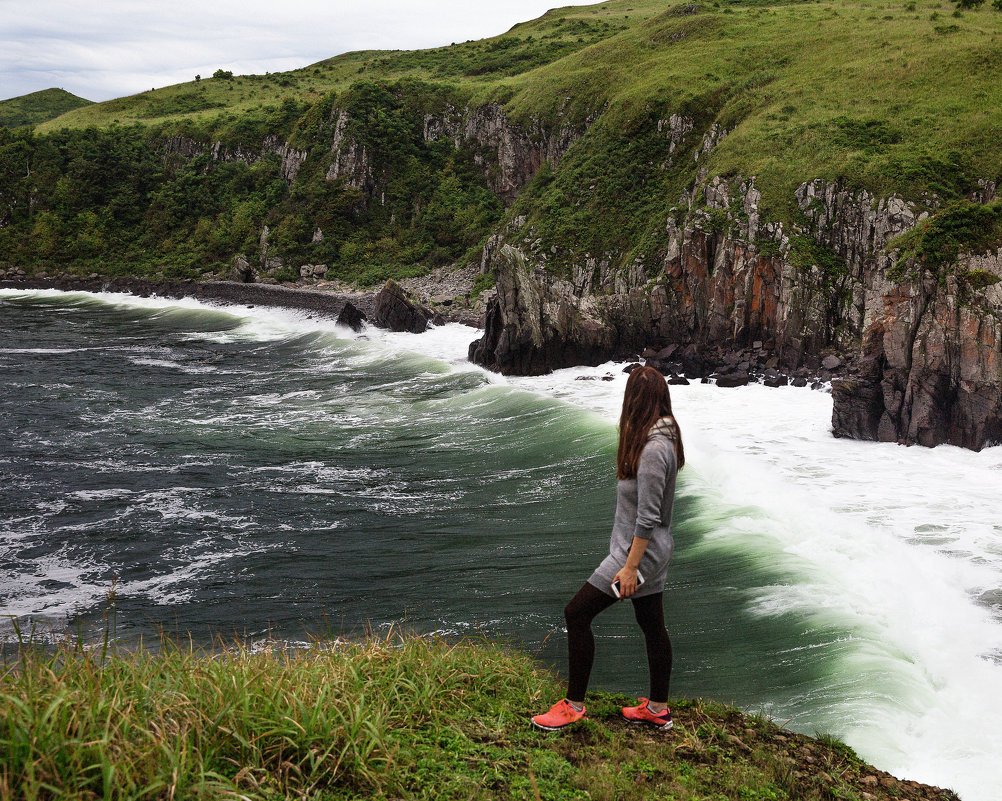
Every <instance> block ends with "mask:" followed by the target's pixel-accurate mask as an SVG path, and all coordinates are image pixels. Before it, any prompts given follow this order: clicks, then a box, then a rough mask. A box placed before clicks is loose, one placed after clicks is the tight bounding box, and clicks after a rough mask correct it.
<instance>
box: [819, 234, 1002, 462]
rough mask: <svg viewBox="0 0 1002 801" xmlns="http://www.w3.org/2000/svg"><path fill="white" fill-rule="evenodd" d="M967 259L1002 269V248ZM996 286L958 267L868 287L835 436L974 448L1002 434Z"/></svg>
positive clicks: (838, 395) (841, 388) (1001, 324)
mask: <svg viewBox="0 0 1002 801" xmlns="http://www.w3.org/2000/svg"><path fill="white" fill-rule="evenodd" d="M964 262H965V264H966V265H971V266H970V269H977V270H983V271H985V272H987V273H991V274H994V275H996V276H1002V251H998V252H996V253H990V254H986V255H983V256H980V257H972V256H965V257H964ZM999 286H1000V285H999V284H995V285H994V286H989V287H986V288H982V289H981V290H971V289H970V288H964V287H963V286H961V285H960V284H959V282H958V279H957V278H956V277H955V276H952V275H951V276H948V277H947V279H946V280H945V281H944V282H942V283H941V282H940V281H938V280H936V279H935V278H932V277H929V276H926V277H924V278H922V279H919V280H914V281H910V282H907V283H904V284H901V285H895V286H891V285H887V286H884V287H881V288H879V289H877V290H876V291H871V292H870V293H869V294H868V297H867V318H868V319H869V320H871V322H870V324H869V325H868V327H867V328H866V330H865V332H864V337H863V346H862V351H863V357H864V361H863V364H862V367H861V370H860V372H859V374H858V375H855V376H852V377H850V378H847V379H845V380H842V381H837V382H835V383H834V385H833V393H834V396H835V409H834V413H833V417H832V428H833V432H834V434H835V436H846V437H852V438H856V439H875V440H880V441H882V442H905V443H912V442H917V443H919V444H921V445H928V446H933V445H939V444H941V443H950V444H952V445H959V446H961V447H965V448H972V449H974V450H980V449H981V448H983V447H985V446H986V445H993V444H999V443H1002V289H1000V288H999Z"/></svg>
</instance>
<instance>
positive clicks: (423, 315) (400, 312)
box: [373, 280, 432, 334]
mask: <svg viewBox="0 0 1002 801" xmlns="http://www.w3.org/2000/svg"><path fill="white" fill-rule="evenodd" d="M431 319H432V313H431V312H430V311H429V310H428V309H426V308H424V307H423V306H419V305H418V304H416V303H414V302H413V301H412V300H411V299H410V298H408V297H407V294H406V293H405V292H404V290H403V288H402V287H401V286H400V285H399V284H398V283H397V282H396V281H393V280H389V281H387V282H386V284H385V285H384V286H383V288H382V289H380V290H379V294H377V295H376V309H375V313H374V315H373V321H374V322H375V323H376V325H378V326H380V327H382V328H389V329H390V330H391V331H409V332H410V333H412V334H420V333H421V332H422V331H424V330H425V329H427V328H428V321H429V320H431Z"/></svg>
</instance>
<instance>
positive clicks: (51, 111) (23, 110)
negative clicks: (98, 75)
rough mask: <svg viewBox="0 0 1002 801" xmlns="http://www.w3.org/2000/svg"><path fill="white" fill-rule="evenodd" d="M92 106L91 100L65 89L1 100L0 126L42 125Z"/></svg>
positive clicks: (43, 91) (46, 90) (45, 90)
mask: <svg viewBox="0 0 1002 801" xmlns="http://www.w3.org/2000/svg"><path fill="white" fill-rule="evenodd" d="M89 105H92V103H91V101H90V100H84V99H83V98H82V97H77V96H76V95H73V94H70V93H69V92H67V91H64V90H63V89H43V90H42V91H41V92H32V93H31V94H28V95H21V96H20V97H12V98H11V99H10V100H0V125H6V126H7V127H8V128H17V127H19V126H21V125H41V124H42V123H43V122H47V121H48V120H51V119H54V118H56V117H58V116H59V115H61V114H65V113H66V112H68V111H73V110H74V109H77V108H81V107H82V106H89Z"/></svg>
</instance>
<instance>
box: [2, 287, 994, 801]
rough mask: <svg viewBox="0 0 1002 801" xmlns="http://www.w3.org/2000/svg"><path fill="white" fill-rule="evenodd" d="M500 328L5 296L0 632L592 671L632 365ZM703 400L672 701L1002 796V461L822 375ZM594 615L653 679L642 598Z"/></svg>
mask: <svg viewBox="0 0 1002 801" xmlns="http://www.w3.org/2000/svg"><path fill="white" fill-rule="evenodd" d="M477 336H478V332H477V331H476V330H475V329H473V328H470V327H467V326H462V325H458V324H450V325H443V326H439V327H435V328H433V329H431V330H429V331H427V332H425V333H423V334H419V335H414V334H405V333H404V334H400V333H391V332H387V331H383V330H380V329H376V328H366V329H364V330H363V331H362V332H361V333H354V332H352V331H350V330H348V329H346V328H343V327H339V326H337V325H336V324H335V323H334V321H333V320H331V319H329V318H325V317H320V316H317V315H315V314H310V313H308V312H297V311H292V310H278V309H273V308H265V307H250V306H225V305H210V304H207V303H204V302H199V301H196V300H193V299H182V300H177V299H160V298H156V297H153V298H139V297H133V296H130V295H123V294H109V293H96V294H91V293H83V292H60V291H55V290H33V291H26V290H0V643H2V644H3V647H4V648H7V649H8V650H9V649H10V648H16V643H17V641H18V639H19V638H20V639H22V640H23V639H25V638H31V639H34V640H35V641H46V642H47V641H52V640H57V639H60V638H63V637H66V636H71V637H81V638H83V639H84V640H85V641H87V642H100V641H102V639H103V638H105V637H110V638H111V639H113V640H114V641H115V642H116V643H118V644H121V645H122V646H124V647H139V646H140V645H142V647H147V648H152V649H155V648H156V647H158V643H159V642H161V638H162V637H165V636H166V637H171V638H178V637H180V638H183V639H184V640H185V641H188V640H189V639H190V640H191V641H192V642H193V643H195V644H196V645H197V646H199V647H201V646H204V647H206V648H209V647H212V646H213V645H220V646H225V645H226V644H227V643H233V642H235V641H238V640H239V641H241V642H244V643H251V644H252V645H253V644H255V643H262V642H266V641H279V642H284V643H288V644H289V645H290V646H291V647H299V646H303V647H309V643H310V642H312V641H315V640H316V638H328V637H339V638H351V637H361V636H370V635H371V636H378V637H392V636H393V635H394V633H400V632H407V633H413V634H419V635H423V636H439V637H445V638H456V637H463V638H472V639H475V640H482V639H488V640H490V641H493V642H501V643H504V644H505V645H507V646H510V647H512V648H517V649H520V650H523V651H525V652H528V653H529V654H531V655H532V656H533V657H535V658H536V659H538V660H539V661H540V663H541V664H543V665H547V666H552V667H553V668H554V669H555V670H557V671H559V672H563V671H564V669H565V660H566V642H565V635H564V623H563V607H564V605H565V604H566V602H567V601H568V600H569V599H570V598H571V596H572V595H573V594H574V593H575V592H576V591H577V589H578V588H579V587H580V585H581V583H582V582H583V581H584V580H585V579H586V578H587V577H588V575H590V573H591V571H592V569H593V568H594V567H595V565H596V564H597V563H598V562H599V561H600V560H601V558H602V557H603V555H604V554H605V553H606V549H607V546H608V537H609V532H610V528H611V523H612V518H613V512H614V502H615V465H614V460H615V447H616V422H617V418H618V414H619V407H620V404H621V401H622V394H623V388H624V386H625V382H626V374H625V373H624V372H623V368H624V365H623V364H619V363H608V364H604V365H601V366H599V367H579V368H571V369H566V370H558V371H556V372H554V373H551V374H549V375H545V376H539V377H531V378H512V377H503V376H499V375H496V374H493V373H490V372H487V371H484V370H482V369H480V368H479V367H477V366H475V365H472V364H470V363H469V361H468V360H467V358H466V354H467V348H468V346H469V343H470V342H471V341H472V340H473V339H475V338H476V337H477ZM671 391H672V398H673V404H674V408H675V414H676V418H677V420H678V422H679V424H680V427H681V430H682V433H683V436H684V441H685V449H686V458H687V464H686V466H685V468H684V470H683V471H682V473H681V475H680V481H679V486H678V497H677V500H676V505H675V517H674V522H673V532H674V536H675V541H676V554H675V558H674V561H673V563H672V565H671V568H670V570H669V574H668V584H667V587H666V590H665V610H666V618H667V621H668V623H667V624H668V629H669V633H670V635H671V638H672V644H673V648H674V654H675V666H674V671H673V674H672V695H674V696H681V697H704V698H713V699H716V700H719V701H723V702H727V703H733V704H735V705H737V706H739V707H741V708H742V709H744V710H747V711H749V712H755V713H762V714H765V715H768V716H770V717H771V718H773V719H774V720H776V721H777V722H778V723H780V724H782V725H785V726H787V727H788V728H790V729H792V730H795V731H801V732H805V733H807V734H811V735H815V734H827V735H832V736H835V737H838V738H840V739H842V740H843V741H845V742H846V743H847V744H849V745H850V746H851V747H852V748H854V749H855V750H856V751H857V752H858V753H859V754H860V756H862V757H863V758H864V759H866V760H868V761H870V762H872V763H873V764H875V765H876V766H878V767H879V768H882V769H884V770H887V771H889V772H891V773H893V774H894V775H896V776H898V777H902V778H908V779H914V780H918V781H922V782H927V783H931V784H935V785H938V786H942V787H950V788H952V789H954V790H955V791H957V792H958V793H959V794H960V796H961V798H963V799H964V801H994V799H997V798H998V797H999V790H998V787H999V785H1000V780H1002V761H1000V760H999V755H1000V754H1002V504H1000V490H1002V448H1000V447H993V448H986V449H985V450H983V451H981V452H980V453H974V452H971V451H966V450H962V449H959V448H955V447H950V446H940V447H938V448H935V449H925V448H920V447H913V448H908V447H903V446H898V445H895V444H889V443H872V442H855V441H850V440H843V439H835V438H834V437H833V436H832V434H831V422H830V421H831V412H832V398H831V395H830V393H829V392H826V391H824V390H811V389H809V388H794V387H781V388H777V389H769V388H765V387H763V386H760V385H751V386H747V387H741V388H735V389H724V388H719V387H716V386H714V385H712V384H701V383H698V382H694V383H692V384H690V385H688V386H673V387H672V388H671ZM595 632H596V637H597V657H596V664H595V670H594V672H593V686H596V687H602V688H605V689H608V690H612V691H617V692H624V693H630V694H633V695H642V694H646V690H647V674H646V661H645V655H644V648H643V641H642V638H641V636H640V634H639V630H638V629H637V627H636V624H635V622H634V620H633V616H632V610H631V609H630V607H629V604H622V605H616V606H614V607H612V608H611V609H610V610H609V611H608V612H606V613H604V614H603V615H602V616H601V617H600V618H599V619H598V621H597V622H596V625H595ZM554 700H556V699H554Z"/></svg>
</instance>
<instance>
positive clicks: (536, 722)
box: [532, 698, 587, 731]
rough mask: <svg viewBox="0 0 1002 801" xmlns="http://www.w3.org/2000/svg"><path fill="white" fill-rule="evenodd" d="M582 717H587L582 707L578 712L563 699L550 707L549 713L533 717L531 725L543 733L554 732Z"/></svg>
mask: <svg viewBox="0 0 1002 801" xmlns="http://www.w3.org/2000/svg"><path fill="white" fill-rule="evenodd" d="M584 717H587V715H585V708H584V707H581V711H580V712H578V710H576V709H575V708H574V707H573V706H571V704H570V702H569V701H568V700H567V699H566V698H564V699H563V700H562V701H557V703H555V704H554V705H553V706H551V707H550V711H549V712H547V713H545V714H543V715H536V716H535V717H533V719H532V725H533V726H535V727H536V728H537V729H543V731H556V730H557V729H562V728H563V727H564V726H568V725H570V724H571V723H574V722H575V721H578V720H581V718H584Z"/></svg>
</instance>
